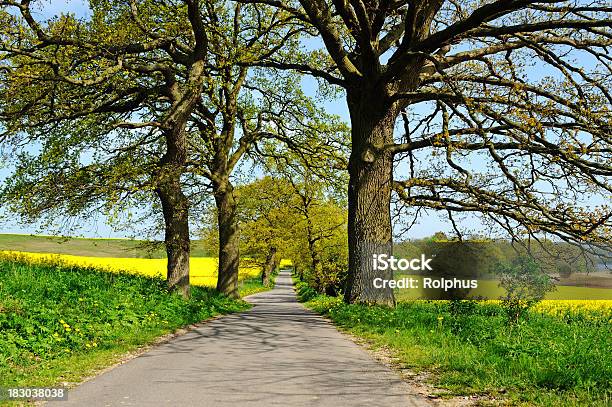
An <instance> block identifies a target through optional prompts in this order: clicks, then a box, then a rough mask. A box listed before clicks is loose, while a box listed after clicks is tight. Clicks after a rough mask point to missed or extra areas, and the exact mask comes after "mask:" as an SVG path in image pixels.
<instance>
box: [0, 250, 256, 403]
mask: <svg viewBox="0 0 612 407" xmlns="http://www.w3.org/2000/svg"><path fill="white" fill-rule="evenodd" d="M252 280H253V281H245V282H243V283H242V285H241V294H242V295H246V294H248V293H252V292H254V291H255V290H258V288H257V282H256V281H255V279H252ZM248 308H249V305H248V304H247V303H245V302H244V301H241V300H233V299H230V298H227V297H224V296H222V295H220V294H218V293H216V292H215V291H214V290H212V289H211V288H207V287H192V297H191V298H190V299H188V300H185V299H183V298H182V297H180V296H179V295H176V294H172V293H169V292H168V291H167V290H166V288H165V282H164V281H163V280H162V279H161V278H152V277H145V276H137V275H131V274H126V273H108V272H100V271H99V270H97V269H95V268H88V267H78V266H73V265H66V264H61V263H55V264H53V263H41V262H39V263H36V262H31V261H28V260H27V259H24V258H18V257H15V256H7V255H0V386H52V385H57V384H61V383H66V382H67V383H75V382H79V381H80V380H82V379H83V378H84V377H87V376H89V375H91V374H93V373H94V372H95V371H97V370H99V369H101V368H104V367H107V366H110V365H112V364H114V363H116V362H117V361H119V360H120V359H121V358H122V356H124V355H125V353H126V352H129V351H133V350H135V349H137V348H138V347H141V346H143V345H146V344H150V343H152V342H153V341H154V340H155V339H156V338H157V337H159V336H161V335H164V334H167V333H171V332H173V331H175V330H176V329H178V328H180V327H183V326H185V325H189V324H192V323H196V322H200V321H203V320H206V319H208V318H211V317H213V316H215V315H219V314H225V313H231V312H238V311H242V310H246V309H248ZM0 404H1V402H0Z"/></svg>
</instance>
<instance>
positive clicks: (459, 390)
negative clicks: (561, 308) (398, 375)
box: [307, 296, 612, 406]
mask: <svg viewBox="0 0 612 407" xmlns="http://www.w3.org/2000/svg"><path fill="white" fill-rule="evenodd" d="M470 304H473V305H470V306H469V307H466V309H465V310H464V312H463V313H461V314H458V313H457V312H454V313H453V312H451V306H450V305H449V303H448V302H443V301H429V302H424V301H416V302H406V303H400V304H399V305H398V306H397V307H396V308H395V309H391V308H387V307H379V306H367V305H347V304H344V303H343V302H342V301H341V300H340V299H339V298H332V297H325V296H318V297H315V298H312V299H311V300H310V301H309V302H308V303H307V306H308V307H310V308H312V309H314V310H315V311H317V312H319V313H321V314H324V315H326V316H328V317H330V318H331V319H332V320H333V321H334V322H335V323H336V324H337V325H339V326H340V327H342V328H343V329H346V330H347V331H349V332H351V333H352V334H355V335H357V336H360V337H363V338H366V339H368V340H370V341H371V342H372V343H373V344H374V345H375V346H386V347H388V348H390V349H391V350H392V351H393V352H394V353H395V355H396V356H398V358H399V360H400V363H401V364H402V365H404V366H405V367H408V368H412V369H414V370H416V371H429V372H432V373H433V375H432V377H433V379H432V380H433V381H434V383H435V385H437V386H440V387H444V388H446V389H449V390H450V391H451V393H452V394H455V395H468V394H482V393H486V394H489V395H492V396H496V397H502V398H505V399H506V400H507V402H508V403H510V404H511V405H523V404H525V405H546V406H553V405H554V406H574V405H576V406H578V405H593V406H609V405H611V403H612V324H611V322H612V315H611V313H610V312H609V311H604V312H601V311H600V312H599V313H591V314H575V315H572V314H568V315H567V316H566V317H565V318H563V319H562V318H557V317H553V316H548V315H543V314H537V313H535V312H533V313H530V314H529V315H528V318H527V319H526V320H523V321H521V322H520V323H519V324H518V325H508V324H507V323H506V317H505V316H504V312H503V309H502V308H501V306H500V305H498V304H475V303H470Z"/></svg>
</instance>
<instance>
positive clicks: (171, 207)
mask: <svg viewBox="0 0 612 407" xmlns="http://www.w3.org/2000/svg"><path fill="white" fill-rule="evenodd" d="M156 193H157V196H158V197H159V199H160V201H161V204H162V211H163V214H164V224H165V229H166V230H165V244H166V254H167V256H168V268H167V283H168V289H170V290H172V291H177V292H179V293H180V294H181V295H182V296H183V297H189V294H190V293H189V252H190V240H189V201H188V199H187V197H186V196H185V195H184V194H183V191H182V190H181V183H180V175H176V176H167V177H164V178H163V181H161V182H160V183H159V184H158V186H157V188H156Z"/></svg>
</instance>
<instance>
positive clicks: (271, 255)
mask: <svg viewBox="0 0 612 407" xmlns="http://www.w3.org/2000/svg"><path fill="white" fill-rule="evenodd" d="M276 251H277V249H276V247H274V246H272V247H270V251H269V252H268V255H267V256H266V263H265V264H264V266H263V269H262V271H261V283H262V284H263V285H264V286H266V287H267V286H268V285H270V276H271V275H272V273H273V272H274V268H275V267H276Z"/></svg>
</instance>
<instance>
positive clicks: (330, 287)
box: [237, 176, 348, 293]
mask: <svg viewBox="0 0 612 407" xmlns="http://www.w3.org/2000/svg"><path fill="white" fill-rule="evenodd" d="M237 197H238V208H239V209H238V211H239V217H240V222H241V224H242V229H241V231H242V233H241V250H242V253H244V254H245V255H246V256H248V257H251V258H253V259H254V260H255V261H256V262H258V263H259V264H260V265H262V266H265V263H266V262H267V261H268V260H269V254H270V252H271V250H272V249H273V248H274V249H276V255H275V256H276V257H277V258H288V259H291V261H292V262H293V265H294V266H295V267H296V269H297V270H298V272H299V273H300V274H301V277H302V278H303V279H305V280H306V281H307V282H308V283H309V284H310V285H311V287H313V289H315V290H316V291H319V292H328V293H329V292H332V293H336V292H338V291H339V290H340V289H341V287H342V285H343V281H344V276H345V274H346V270H347V267H348V248H347V244H346V242H347V240H348V238H347V229H346V210H345V209H344V208H343V207H342V206H341V205H340V204H338V203H337V202H336V201H335V200H333V199H331V198H330V197H328V196H326V194H325V191H324V185H323V184H322V183H321V182H320V181H316V180H310V181H309V182H302V183H299V184H298V183H296V182H293V180H291V181H290V180H287V179H284V178H273V177H270V176H267V177H264V178H262V179H260V180H257V181H254V182H252V183H250V184H247V185H244V186H241V187H240V188H237Z"/></svg>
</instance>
